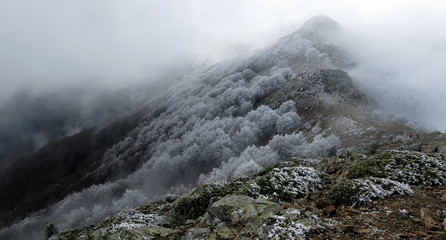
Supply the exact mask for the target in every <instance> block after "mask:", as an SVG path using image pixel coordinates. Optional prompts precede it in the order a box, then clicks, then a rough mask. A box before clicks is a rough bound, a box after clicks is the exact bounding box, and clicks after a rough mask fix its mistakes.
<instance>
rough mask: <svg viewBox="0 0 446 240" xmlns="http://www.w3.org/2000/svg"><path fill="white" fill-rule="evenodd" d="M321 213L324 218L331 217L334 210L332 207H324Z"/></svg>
mask: <svg viewBox="0 0 446 240" xmlns="http://www.w3.org/2000/svg"><path fill="white" fill-rule="evenodd" d="M322 212H323V214H324V215H326V216H333V215H335V214H336V208H335V207H334V206H328V207H325V208H324V210H323V211H322Z"/></svg>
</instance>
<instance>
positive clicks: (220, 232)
mask: <svg viewBox="0 0 446 240" xmlns="http://www.w3.org/2000/svg"><path fill="white" fill-rule="evenodd" d="M236 233H237V230H234V229H230V228H228V227H225V226H221V227H218V228H217V229H216V234H217V239H221V240H225V239H233V238H235V236H236V235H237V234H236Z"/></svg>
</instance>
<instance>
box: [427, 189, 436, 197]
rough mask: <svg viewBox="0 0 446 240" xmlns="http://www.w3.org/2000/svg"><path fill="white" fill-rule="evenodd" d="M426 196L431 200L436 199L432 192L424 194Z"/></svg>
mask: <svg viewBox="0 0 446 240" xmlns="http://www.w3.org/2000/svg"><path fill="white" fill-rule="evenodd" d="M426 196H428V197H431V198H435V197H436V196H435V193H434V192H431V191H429V192H427V193H426Z"/></svg>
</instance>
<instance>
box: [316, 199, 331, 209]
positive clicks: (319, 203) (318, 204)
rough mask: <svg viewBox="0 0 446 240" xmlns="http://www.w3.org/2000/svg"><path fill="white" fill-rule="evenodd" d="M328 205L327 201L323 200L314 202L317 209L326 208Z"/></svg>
mask: <svg viewBox="0 0 446 240" xmlns="http://www.w3.org/2000/svg"><path fill="white" fill-rule="evenodd" d="M329 205H330V204H329V203H328V202H327V201H325V200H319V201H317V202H316V207H317V209H323V208H326V207H328V206H329Z"/></svg>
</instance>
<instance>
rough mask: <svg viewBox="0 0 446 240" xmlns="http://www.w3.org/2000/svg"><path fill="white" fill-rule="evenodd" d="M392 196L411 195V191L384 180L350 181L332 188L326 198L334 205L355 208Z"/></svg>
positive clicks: (403, 186)
mask: <svg viewBox="0 0 446 240" xmlns="http://www.w3.org/2000/svg"><path fill="white" fill-rule="evenodd" d="M393 194H400V195H405V194H408V195H411V194H413V191H412V189H411V188H410V187H409V186H408V185H407V184H403V183H400V182H397V181H393V180H388V179H385V178H374V177H368V178H362V179H350V180H346V181H344V182H341V183H339V184H336V185H335V186H333V188H332V189H331V190H330V191H328V193H327V197H328V199H329V200H330V202H332V203H333V204H335V205H339V204H344V205H352V206H357V205H361V204H363V203H367V202H371V201H372V200H373V199H382V198H386V197H388V196H391V195H393Z"/></svg>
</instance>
